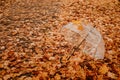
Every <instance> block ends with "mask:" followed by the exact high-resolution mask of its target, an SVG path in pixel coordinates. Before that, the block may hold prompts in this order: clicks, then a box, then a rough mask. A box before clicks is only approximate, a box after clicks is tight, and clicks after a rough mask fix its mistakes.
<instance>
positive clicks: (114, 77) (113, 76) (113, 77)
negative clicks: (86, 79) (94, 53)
mask: <svg viewBox="0 0 120 80" xmlns="http://www.w3.org/2000/svg"><path fill="white" fill-rule="evenodd" d="M107 75H108V77H110V78H112V79H117V77H116V75H115V74H114V73H112V72H108V74H107Z"/></svg>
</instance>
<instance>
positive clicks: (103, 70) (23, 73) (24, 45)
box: [0, 0, 120, 80]
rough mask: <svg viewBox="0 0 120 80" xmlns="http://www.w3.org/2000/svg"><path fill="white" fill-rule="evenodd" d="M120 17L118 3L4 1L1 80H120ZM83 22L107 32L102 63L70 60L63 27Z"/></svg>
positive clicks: (0, 5) (0, 7)
mask: <svg viewBox="0 0 120 80" xmlns="http://www.w3.org/2000/svg"><path fill="white" fill-rule="evenodd" d="M65 1H66V0H65ZM68 1H69V0H68ZM119 15H120V2H119V0H97V1H95V0H75V1H74V2H72V1H70V2H69V4H68V3H67V2H64V1H62V0H0V80H120V16H119ZM81 19H84V20H86V21H88V22H90V23H92V24H93V26H95V27H96V29H97V30H98V31H100V33H101V34H102V36H103V39H104V41H105V48H106V52H105V57H104V59H103V60H94V59H92V58H91V57H90V56H88V55H85V54H83V53H81V52H80V49H77V50H76V51H75V52H74V54H73V55H72V56H70V58H69V59H68V57H69V55H70V52H71V49H72V45H71V44H69V43H68V42H67V41H65V39H64V36H63V35H61V33H60V29H61V28H62V27H63V25H65V24H67V23H68V22H71V21H72V20H81Z"/></svg>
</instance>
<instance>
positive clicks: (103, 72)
mask: <svg viewBox="0 0 120 80" xmlns="http://www.w3.org/2000/svg"><path fill="white" fill-rule="evenodd" d="M108 70H109V68H108V67H107V65H106V64H103V65H102V66H101V67H100V69H99V73H100V74H106V73H107V72H108Z"/></svg>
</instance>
